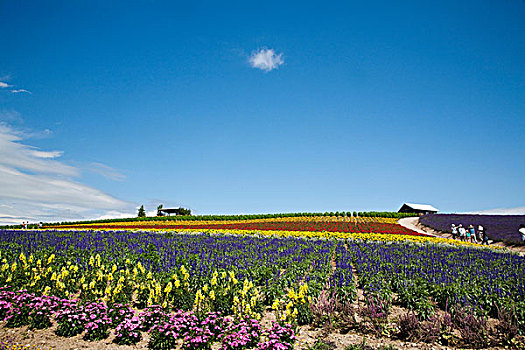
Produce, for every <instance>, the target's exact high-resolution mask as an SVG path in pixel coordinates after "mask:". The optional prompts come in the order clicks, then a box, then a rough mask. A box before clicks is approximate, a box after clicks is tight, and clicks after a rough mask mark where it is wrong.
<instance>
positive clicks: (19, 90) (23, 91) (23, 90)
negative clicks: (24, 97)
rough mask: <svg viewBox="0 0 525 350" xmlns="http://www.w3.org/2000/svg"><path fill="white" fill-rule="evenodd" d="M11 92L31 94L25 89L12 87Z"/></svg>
mask: <svg viewBox="0 0 525 350" xmlns="http://www.w3.org/2000/svg"><path fill="white" fill-rule="evenodd" d="M11 92H12V93H13V94H19V93H26V94H30V95H32V94H33V93H32V92H31V91H29V90H26V89H14V90H11Z"/></svg>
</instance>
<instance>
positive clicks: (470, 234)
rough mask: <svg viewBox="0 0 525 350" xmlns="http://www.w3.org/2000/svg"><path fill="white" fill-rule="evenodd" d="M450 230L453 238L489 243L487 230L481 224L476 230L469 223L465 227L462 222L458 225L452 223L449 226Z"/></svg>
mask: <svg viewBox="0 0 525 350" xmlns="http://www.w3.org/2000/svg"><path fill="white" fill-rule="evenodd" d="M450 232H451V233H452V238H453V239H459V240H460V241H464V242H472V243H480V244H486V245H488V244H489V236H488V235H487V230H486V229H485V228H484V227H483V226H482V225H478V230H477V231H476V229H475V228H474V226H473V225H469V227H467V228H465V227H463V225H462V224H459V225H458V226H456V225H455V224H452V225H451V226H450Z"/></svg>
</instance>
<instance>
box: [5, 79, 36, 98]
mask: <svg viewBox="0 0 525 350" xmlns="http://www.w3.org/2000/svg"><path fill="white" fill-rule="evenodd" d="M14 87H15V86H14V85H11V84H8V83H6V82H5V81H0V89H7V88H14ZM10 91H11V93H13V94H21V93H24V94H30V95H32V94H33V93H32V92H31V91H29V90H26V89H11V90H10Z"/></svg>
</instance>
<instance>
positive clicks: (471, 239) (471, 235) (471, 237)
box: [468, 225, 478, 243]
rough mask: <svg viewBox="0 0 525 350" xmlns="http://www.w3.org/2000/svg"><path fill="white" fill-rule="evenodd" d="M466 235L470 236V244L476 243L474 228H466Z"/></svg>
mask: <svg viewBox="0 0 525 350" xmlns="http://www.w3.org/2000/svg"><path fill="white" fill-rule="evenodd" d="M468 233H469V235H470V242H472V243H478V240H477V239H476V229H475V228H474V226H472V225H470V226H469V227H468Z"/></svg>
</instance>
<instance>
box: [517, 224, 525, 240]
mask: <svg viewBox="0 0 525 350" xmlns="http://www.w3.org/2000/svg"><path fill="white" fill-rule="evenodd" d="M518 232H519V233H521V241H522V242H523V243H525V225H523V224H521V225H520V228H519V230H518Z"/></svg>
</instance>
